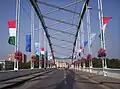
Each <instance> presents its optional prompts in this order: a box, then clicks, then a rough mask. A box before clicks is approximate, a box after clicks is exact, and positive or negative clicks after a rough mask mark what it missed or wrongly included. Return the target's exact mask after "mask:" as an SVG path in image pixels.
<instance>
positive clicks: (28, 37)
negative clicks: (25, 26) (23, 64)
mask: <svg viewBox="0 0 120 89" xmlns="http://www.w3.org/2000/svg"><path fill="white" fill-rule="evenodd" d="M25 49H26V52H31V35H26V47H25Z"/></svg>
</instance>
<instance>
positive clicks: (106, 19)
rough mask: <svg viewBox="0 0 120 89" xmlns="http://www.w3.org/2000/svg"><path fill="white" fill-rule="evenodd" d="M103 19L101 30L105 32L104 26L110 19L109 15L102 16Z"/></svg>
mask: <svg viewBox="0 0 120 89" xmlns="http://www.w3.org/2000/svg"><path fill="white" fill-rule="evenodd" d="M102 19H103V26H102V30H103V32H105V29H106V26H107V23H108V21H109V20H110V19H112V18H111V17H102Z"/></svg>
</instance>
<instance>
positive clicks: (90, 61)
mask: <svg viewBox="0 0 120 89" xmlns="http://www.w3.org/2000/svg"><path fill="white" fill-rule="evenodd" d="M86 9H87V10H86V11H87V31H88V50H89V54H90V55H92V52H91V47H90V43H91V39H90V34H91V26H90V10H91V9H92V8H91V7H88V6H87V8H86ZM92 67H93V65H92V60H89V68H90V72H91V71H92V70H91V68H92Z"/></svg>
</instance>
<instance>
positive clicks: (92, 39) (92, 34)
mask: <svg viewBox="0 0 120 89" xmlns="http://www.w3.org/2000/svg"><path fill="white" fill-rule="evenodd" d="M95 36H96V33H91V34H90V47H92V44H93V41H94V39H95Z"/></svg>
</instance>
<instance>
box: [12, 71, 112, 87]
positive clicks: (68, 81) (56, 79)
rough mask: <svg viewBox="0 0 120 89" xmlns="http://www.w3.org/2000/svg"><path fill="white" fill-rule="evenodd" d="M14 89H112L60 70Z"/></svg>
mask: <svg viewBox="0 0 120 89" xmlns="http://www.w3.org/2000/svg"><path fill="white" fill-rule="evenodd" d="M12 89H110V88H107V87H106V86H103V85H101V84H100V83H97V82H95V81H91V80H89V79H87V78H85V77H84V76H83V75H80V74H77V73H75V72H74V71H72V70H68V69H58V70H56V71H53V72H50V73H48V74H45V75H42V76H39V77H36V78H34V79H31V80H29V81H27V82H25V83H24V84H21V85H19V86H16V87H14V88H12Z"/></svg>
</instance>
